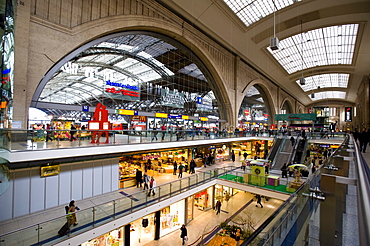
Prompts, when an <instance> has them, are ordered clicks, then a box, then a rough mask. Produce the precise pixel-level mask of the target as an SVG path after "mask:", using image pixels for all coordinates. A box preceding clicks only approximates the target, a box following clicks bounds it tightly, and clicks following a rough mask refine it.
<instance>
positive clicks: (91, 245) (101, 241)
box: [81, 227, 123, 246]
mask: <svg viewBox="0 0 370 246" xmlns="http://www.w3.org/2000/svg"><path fill="white" fill-rule="evenodd" d="M122 235H123V227H122V228H120V229H117V230H113V231H111V232H109V233H106V234H104V235H101V236H100V237H97V238H94V239H92V240H89V241H88V242H86V243H83V244H81V246H108V245H109V246H119V245H123V237H122Z"/></svg>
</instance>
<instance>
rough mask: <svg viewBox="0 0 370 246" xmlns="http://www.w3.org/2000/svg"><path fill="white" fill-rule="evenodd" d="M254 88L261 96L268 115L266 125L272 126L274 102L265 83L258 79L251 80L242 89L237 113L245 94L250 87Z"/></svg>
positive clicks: (274, 112)
mask: <svg viewBox="0 0 370 246" xmlns="http://www.w3.org/2000/svg"><path fill="white" fill-rule="evenodd" d="M252 86H254V87H256V89H257V90H258V91H259V92H260V93H261V96H262V98H263V100H264V103H265V106H266V111H267V113H268V114H269V119H268V124H272V123H273V122H274V120H275V114H276V111H275V105H274V100H273V98H272V96H271V93H270V92H269V90H268V88H267V87H266V85H265V81H264V80H262V79H259V78H256V79H252V80H251V81H249V82H248V83H247V84H246V86H245V87H244V89H243V90H242V95H243V96H241V97H240V100H239V101H238V107H237V112H239V110H240V107H241V104H242V102H243V99H244V97H245V93H246V92H247V91H248V90H249V89H250V88H251V87H252Z"/></svg>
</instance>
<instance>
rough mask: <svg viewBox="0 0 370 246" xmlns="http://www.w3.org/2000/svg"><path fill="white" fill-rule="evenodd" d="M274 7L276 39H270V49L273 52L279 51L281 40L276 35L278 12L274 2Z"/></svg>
mask: <svg viewBox="0 0 370 246" xmlns="http://www.w3.org/2000/svg"><path fill="white" fill-rule="evenodd" d="M272 3H273V5H274V37H273V38H271V39H270V49H271V50H278V49H279V39H278V38H277V37H276V35H275V12H276V10H277V8H276V5H275V1H272Z"/></svg>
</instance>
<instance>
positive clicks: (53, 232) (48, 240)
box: [24, 214, 91, 245]
mask: <svg viewBox="0 0 370 246" xmlns="http://www.w3.org/2000/svg"><path fill="white" fill-rule="evenodd" d="M90 217H91V214H90ZM77 222H78V223H79V224H78V225H77V226H74V225H70V227H69V231H68V232H67V234H66V235H59V234H58V232H59V230H60V229H61V228H62V227H63V226H64V224H66V223H67V218H66V217H65V216H62V217H59V218H57V219H54V220H50V221H46V222H44V223H41V224H40V228H41V229H40V233H39V243H40V244H39V245H53V244H54V243H55V242H58V241H60V239H61V238H63V239H64V237H68V235H71V234H73V233H76V232H77V231H79V232H80V231H81V230H86V229H90V228H86V227H81V225H83V219H81V223H80V221H77ZM24 245H31V244H24Z"/></svg>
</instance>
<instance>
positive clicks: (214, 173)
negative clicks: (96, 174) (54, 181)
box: [0, 166, 237, 242]
mask: <svg viewBox="0 0 370 246" xmlns="http://www.w3.org/2000/svg"><path fill="white" fill-rule="evenodd" d="M235 169H237V168H235V167H233V166H229V167H226V168H216V169H213V170H210V171H207V172H199V173H198V174H195V175H191V176H189V177H186V178H182V179H178V180H175V181H172V182H168V183H165V184H162V185H159V186H157V187H156V189H158V191H159V192H158V197H157V196H156V197H155V198H153V199H154V200H161V194H160V190H161V187H164V186H168V185H170V187H172V186H171V184H173V183H176V182H180V184H181V181H183V180H186V179H188V180H189V181H188V182H187V183H188V185H187V186H186V187H181V186H180V189H178V190H173V191H171V190H170V194H169V197H171V196H173V195H177V194H178V193H182V192H185V191H188V188H189V187H192V186H193V185H194V184H191V182H190V179H191V177H193V176H199V175H203V176H204V177H203V178H204V179H203V180H201V181H200V182H198V180H200V179H198V178H197V179H196V180H197V182H195V185H196V186H198V185H202V184H204V183H206V182H209V181H210V180H212V179H216V178H218V177H219V176H220V175H224V174H226V173H228V172H231V171H233V170H235ZM207 173H209V175H210V176H209V178H205V174H207ZM141 193H145V191H139V192H136V193H133V194H129V196H127V197H123V198H122V199H121V200H123V199H127V200H129V199H131V198H130V197H135V196H138V195H139V194H141ZM171 194H172V195H171ZM145 197H147V196H145ZM163 197H168V194H166V195H163V196H162V199H163ZM148 199H149V198H147V199H146V200H145V201H143V203H142V204H145V206H149V205H151V204H149V205H148V202H150V201H152V200H153V199H150V200H148ZM116 201H117V199H115V200H112V201H109V202H104V203H101V204H97V205H94V206H91V207H88V208H84V209H81V210H80V211H79V212H77V214H78V213H81V212H83V211H88V210H95V209H96V208H98V207H101V206H104V205H109V204H112V202H113V203H115V202H116ZM131 209H132V203H131ZM120 212H121V211H115V214H117V213H120ZM115 214H111V215H106V217H110V216H111V217H112V218H114V219H116V218H118V217H115V216H114V215H115ZM64 219H65V215H62V216H58V217H55V218H52V219H49V220H46V221H42V222H39V223H36V224H33V225H30V226H27V227H23V228H20V229H17V230H14V231H10V232H7V233H4V234H1V235H0V240H1V239H2V238H4V237H6V236H8V235H11V234H15V233H20V232H22V231H25V230H27V229H32V228H35V227H40V225H43V224H46V223H50V222H54V221H58V222H59V221H60V220H64ZM61 239H63V238H61ZM37 241H38V242H39V239H38V240H37Z"/></svg>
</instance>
